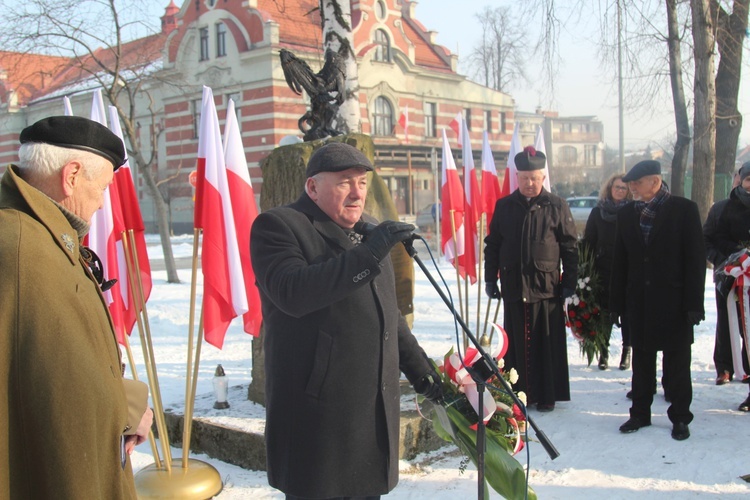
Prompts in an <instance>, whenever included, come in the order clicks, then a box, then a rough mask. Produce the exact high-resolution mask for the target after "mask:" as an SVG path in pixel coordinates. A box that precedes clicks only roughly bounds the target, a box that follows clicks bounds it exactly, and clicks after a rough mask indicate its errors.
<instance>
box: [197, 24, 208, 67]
mask: <svg viewBox="0 0 750 500" xmlns="http://www.w3.org/2000/svg"><path fill="white" fill-rule="evenodd" d="M199 33H200V43H201V59H200V60H201V61H206V60H208V28H201V29H200V30H199Z"/></svg>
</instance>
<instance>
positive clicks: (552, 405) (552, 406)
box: [536, 403, 555, 413]
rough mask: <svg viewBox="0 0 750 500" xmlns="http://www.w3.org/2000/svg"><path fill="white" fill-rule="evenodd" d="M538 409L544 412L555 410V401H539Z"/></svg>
mask: <svg viewBox="0 0 750 500" xmlns="http://www.w3.org/2000/svg"><path fill="white" fill-rule="evenodd" d="M536 409H537V411H541V412H544V413H548V412H551V411H555V403H537V405H536Z"/></svg>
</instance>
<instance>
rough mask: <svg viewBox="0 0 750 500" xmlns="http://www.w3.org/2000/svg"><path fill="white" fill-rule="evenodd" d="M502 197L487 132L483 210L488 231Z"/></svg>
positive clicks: (485, 139)
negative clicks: (496, 206) (496, 205)
mask: <svg viewBox="0 0 750 500" xmlns="http://www.w3.org/2000/svg"><path fill="white" fill-rule="evenodd" d="M500 197H501V193H500V182H499V181H498V178H497V169H496V168H495V158H494V157H493V156H492V149H490V140H489V137H488V136H487V132H485V133H484V138H483V140H482V212H483V213H485V214H487V233H489V231H490V221H491V220H492V215H493V214H494V213H495V203H497V200H498V199H500Z"/></svg>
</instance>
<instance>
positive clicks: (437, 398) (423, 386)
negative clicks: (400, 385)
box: [414, 370, 443, 404]
mask: <svg viewBox="0 0 750 500" xmlns="http://www.w3.org/2000/svg"><path fill="white" fill-rule="evenodd" d="M414 390H415V391H417V394H421V395H422V396H424V397H425V398H427V399H429V400H430V401H432V402H433V403H438V404H439V403H442V402H443V383H442V380H441V379H440V374H439V373H437V372H436V371H434V370H433V371H431V372H429V373H428V374H426V375H424V376H423V377H422V378H420V379H419V380H417V381H416V382H415V383H414Z"/></svg>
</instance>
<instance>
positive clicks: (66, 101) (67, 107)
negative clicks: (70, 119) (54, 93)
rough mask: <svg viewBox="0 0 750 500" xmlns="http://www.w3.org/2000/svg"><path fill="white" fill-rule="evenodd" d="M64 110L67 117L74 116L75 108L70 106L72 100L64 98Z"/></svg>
mask: <svg viewBox="0 0 750 500" xmlns="http://www.w3.org/2000/svg"><path fill="white" fill-rule="evenodd" d="M63 110H64V114H65V116H73V106H71V105H70V98H69V97H68V96H63Z"/></svg>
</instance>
